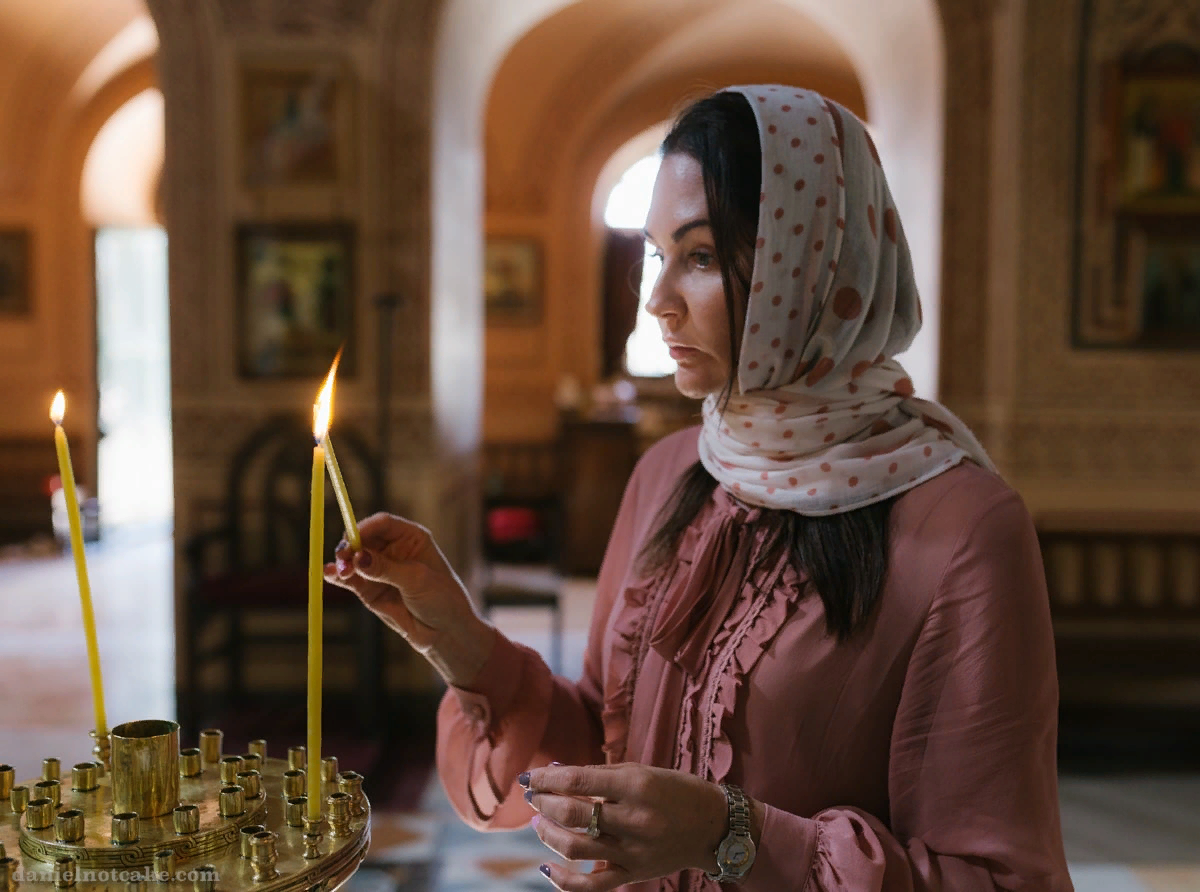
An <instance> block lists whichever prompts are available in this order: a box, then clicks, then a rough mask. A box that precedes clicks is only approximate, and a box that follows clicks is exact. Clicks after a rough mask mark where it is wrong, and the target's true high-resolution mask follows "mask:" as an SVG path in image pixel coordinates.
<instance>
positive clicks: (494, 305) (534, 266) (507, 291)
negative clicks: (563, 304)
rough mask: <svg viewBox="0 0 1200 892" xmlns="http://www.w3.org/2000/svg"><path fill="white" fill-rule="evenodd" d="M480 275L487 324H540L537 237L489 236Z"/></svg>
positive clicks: (540, 291) (540, 263) (540, 277)
mask: <svg viewBox="0 0 1200 892" xmlns="http://www.w3.org/2000/svg"><path fill="white" fill-rule="evenodd" d="M483 278H484V307H485V309H486V318H487V324H488V325H538V324H540V323H541V320H542V287H543V285H542V278H543V274H542V249H541V244H540V243H539V242H538V241H537V239H532V238H521V237H512V236H503V237H498V236H491V237H489V238H488V239H487V244H486V246H485V248H484V277H483Z"/></svg>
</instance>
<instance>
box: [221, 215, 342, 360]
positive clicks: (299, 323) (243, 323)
mask: <svg viewBox="0 0 1200 892" xmlns="http://www.w3.org/2000/svg"><path fill="white" fill-rule="evenodd" d="M237 250H238V282H237V288H238V303H239V313H238V316H239V319H238V337H239V349H238V354H239V355H238V365H239V371H240V372H241V374H242V375H243V376H244V377H249V378H272V377H317V378H319V377H320V376H321V375H323V374H324V373H325V372H326V370H327V369H328V368H329V363H330V362H331V361H332V359H333V357H334V356H335V355H336V354H337V351H338V348H339V347H340V346H341V345H342V344H343V343H345V344H346V352H345V355H344V356H343V358H342V363H341V369H342V373H343V374H353V356H354V351H353V319H354V312H353V311H354V285H353V283H354V231H353V228H352V227H351V226H350V225H349V224H340V223H334V224H314V225H303V224H279V225H270V224H268V225H245V226H241V227H239V229H238V235H237Z"/></svg>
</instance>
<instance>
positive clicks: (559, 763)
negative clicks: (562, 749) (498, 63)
mask: <svg viewBox="0 0 1200 892" xmlns="http://www.w3.org/2000/svg"><path fill="white" fill-rule="evenodd" d="M550 764H551V765H561V764H562V762H551V763H550Z"/></svg>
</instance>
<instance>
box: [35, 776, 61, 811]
mask: <svg viewBox="0 0 1200 892" xmlns="http://www.w3.org/2000/svg"><path fill="white" fill-rule="evenodd" d="M33 798H34V799H49V800H50V801H51V802H53V803H54V807H55V808H58V807H59V805H61V804H62V783H61V782H60V781H59V780H58V779H55V780H40V781H38V782H37V783H36V784H34V785H33Z"/></svg>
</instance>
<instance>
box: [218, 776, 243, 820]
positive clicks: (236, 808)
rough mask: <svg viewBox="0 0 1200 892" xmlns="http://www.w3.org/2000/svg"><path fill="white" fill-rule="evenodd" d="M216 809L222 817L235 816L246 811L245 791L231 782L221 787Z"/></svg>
mask: <svg viewBox="0 0 1200 892" xmlns="http://www.w3.org/2000/svg"><path fill="white" fill-rule="evenodd" d="M218 811H220V813H221V817H223V818H236V817H239V816H241V815H244V814H245V813H246V791H245V790H243V789H242V788H241V787H239V786H237V785H236V784H233V785H231V786H228V787H221V792H220V794H219V799H218Z"/></svg>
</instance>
